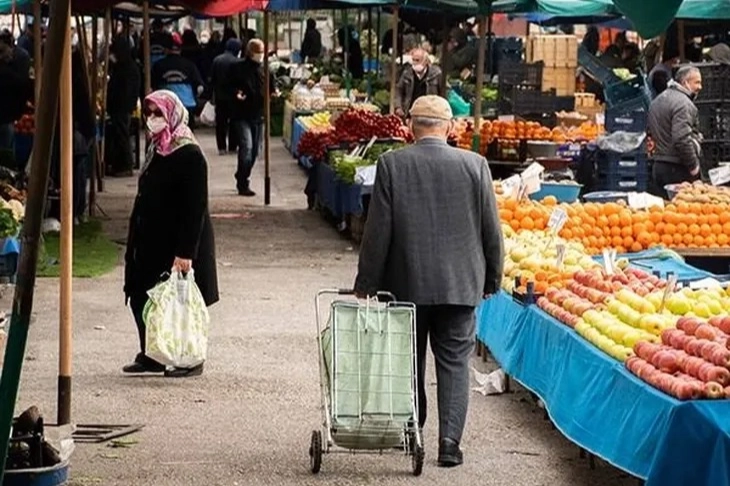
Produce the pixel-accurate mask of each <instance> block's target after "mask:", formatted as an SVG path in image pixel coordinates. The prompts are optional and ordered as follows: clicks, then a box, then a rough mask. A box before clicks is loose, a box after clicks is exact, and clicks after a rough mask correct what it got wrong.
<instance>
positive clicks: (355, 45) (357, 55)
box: [337, 25, 365, 79]
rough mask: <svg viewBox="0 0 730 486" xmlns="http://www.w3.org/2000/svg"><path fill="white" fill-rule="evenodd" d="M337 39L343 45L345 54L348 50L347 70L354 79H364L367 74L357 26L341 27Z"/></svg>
mask: <svg viewBox="0 0 730 486" xmlns="http://www.w3.org/2000/svg"><path fill="white" fill-rule="evenodd" d="M345 39H347V42H345ZM337 40H338V42H339V43H340V46H341V47H342V52H343V55H344V52H345V50H347V71H348V72H349V73H350V75H351V76H352V79H362V78H363V76H364V75H365V66H364V64H363V61H364V59H363V55H362V47H360V41H359V39H358V38H357V32H356V31H355V28H354V27H353V26H351V25H348V26H347V27H343V28H341V29H339V30H338V31H337Z"/></svg>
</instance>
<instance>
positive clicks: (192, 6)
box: [73, 0, 268, 17]
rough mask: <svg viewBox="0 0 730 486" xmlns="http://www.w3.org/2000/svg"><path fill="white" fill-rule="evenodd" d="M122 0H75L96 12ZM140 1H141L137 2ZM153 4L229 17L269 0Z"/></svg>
mask: <svg viewBox="0 0 730 486" xmlns="http://www.w3.org/2000/svg"><path fill="white" fill-rule="evenodd" d="M118 3H120V0H73V9H74V11H76V12H94V11H99V10H103V9H105V8H107V7H108V6H110V5H111V6H114V5H116V4H118ZM135 3H140V2H135ZM150 4H152V5H175V6H181V7H185V8H186V9H188V10H191V11H192V12H194V13H197V14H202V15H207V16H210V17H228V16H230V15H236V14H239V13H241V12H246V11H249V10H264V9H265V8H266V6H267V5H268V1H267V0H151V1H150Z"/></svg>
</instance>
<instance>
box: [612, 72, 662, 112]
mask: <svg viewBox="0 0 730 486" xmlns="http://www.w3.org/2000/svg"><path fill="white" fill-rule="evenodd" d="M604 94H605V98H606V107H607V108H619V107H621V108H622V109H625V108H624V107H625V106H626V105H627V104H629V103H630V104H640V106H645V107H646V108H647V109H648V108H649V104H651V92H650V91H649V86H648V85H647V84H646V78H645V77H644V76H643V75H642V74H639V75H638V76H636V77H634V78H632V79H628V80H626V81H620V82H618V83H613V84H609V85H607V86H605V87H604ZM637 108H638V107H637Z"/></svg>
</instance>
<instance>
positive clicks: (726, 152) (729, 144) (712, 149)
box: [702, 140, 730, 167]
mask: <svg viewBox="0 0 730 486" xmlns="http://www.w3.org/2000/svg"><path fill="white" fill-rule="evenodd" d="M702 159H703V160H704V162H705V164H704V165H705V167H714V166H716V165H717V164H718V163H720V162H730V140H712V141H706V142H702Z"/></svg>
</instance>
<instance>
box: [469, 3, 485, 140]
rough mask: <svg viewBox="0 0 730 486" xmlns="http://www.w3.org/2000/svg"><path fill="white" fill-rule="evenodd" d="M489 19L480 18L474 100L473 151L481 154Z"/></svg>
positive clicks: (482, 16)
mask: <svg viewBox="0 0 730 486" xmlns="http://www.w3.org/2000/svg"><path fill="white" fill-rule="evenodd" d="M486 30H487V18H486V17H485V16H484V15H481V16H479V51H478V52H477V80H476V88H475V89H474V91H475V94H476V99H475V100H474V103H475V106H474V137H473V140H472V147H471V149H472V150H473V151H474V152H477V153H479V146H480V145H481V141H480V138H481V136H480V134H481V116H482V86H483V85H484V62H485V53H486V49H487V33H486Z"/></svg>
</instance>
